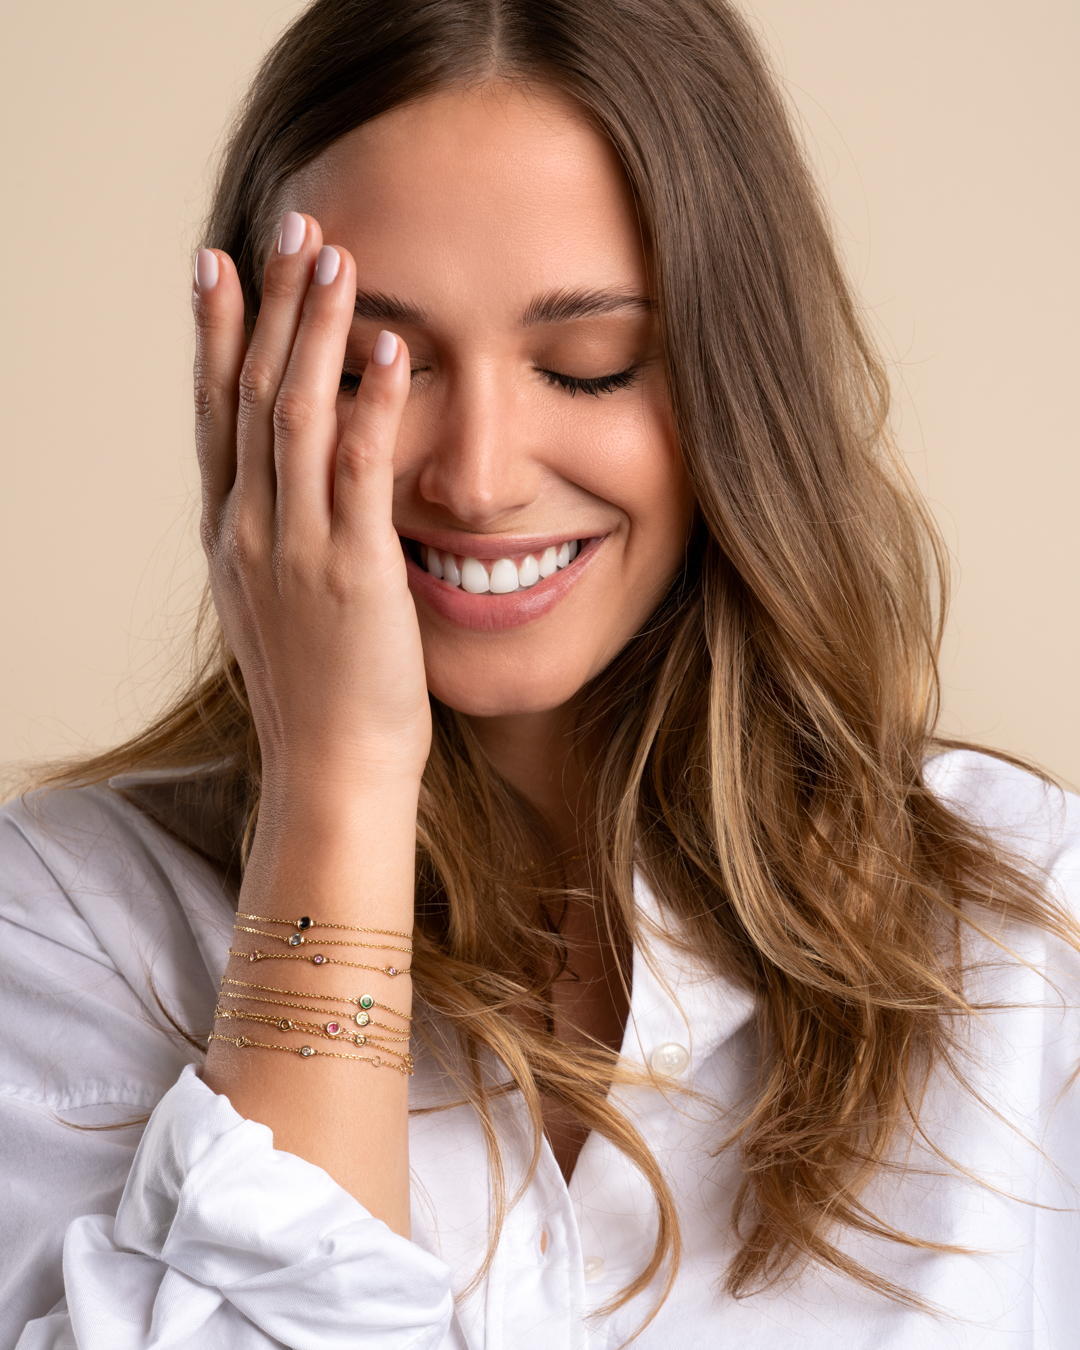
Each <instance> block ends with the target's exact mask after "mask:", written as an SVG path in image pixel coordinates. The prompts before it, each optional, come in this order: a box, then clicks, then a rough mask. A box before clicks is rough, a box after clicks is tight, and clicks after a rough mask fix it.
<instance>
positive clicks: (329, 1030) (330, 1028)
mask: <svg viewBox="0 0 1080 1350" xmlns="http://www.w3.org/2000/svg"><path fill="white" fill-rule="evenodd" d="M340 1030H341V1024H340V1022H327V1024H326V1034H327V1035H328V1036H336V1035H337V1034H338V1032H339V1031H340Z"/></svg>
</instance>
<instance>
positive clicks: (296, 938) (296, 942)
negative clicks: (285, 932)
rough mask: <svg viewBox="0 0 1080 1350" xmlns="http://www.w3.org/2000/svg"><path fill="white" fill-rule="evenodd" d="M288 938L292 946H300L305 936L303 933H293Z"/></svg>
mask: <svg viewBox="0 0 1080 1350" xmlns="http://www.w3.org/2000/svg"><path fill="white" fill-rule="evenodd" d="M286 940H287V941H288V944H289V946H290V947H299V946H300V944H301V943H302V942H303V940H304V938H303V935H302V934H301V933H293V934H292V935H291V936H290V937H289V938H287V939H286Z"/></svg>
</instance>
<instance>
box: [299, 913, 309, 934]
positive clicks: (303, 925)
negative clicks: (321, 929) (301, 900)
mask: <svg viewBox="0 0 1080 1350" xmlns="http://www.w3.org/2000/svg"><path fill="white" fill-rule="evenodd" d="M296 926H297V928H299V929H300V930H301V931H303V930H305V929H308V928H310V927H311V926H312V925H311V920H310V919H309V918H308V916H307V915H306V914H305V915H304V917H303V918H302V919H297V921H296Z"/></svg>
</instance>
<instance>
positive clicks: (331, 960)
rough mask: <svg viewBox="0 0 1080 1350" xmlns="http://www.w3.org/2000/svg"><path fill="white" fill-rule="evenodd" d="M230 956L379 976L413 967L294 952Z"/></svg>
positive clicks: (403, 972)
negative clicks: (369, 963) (369, 973)
mask: <svg viewBox="0 0 1080 1350" xmlns="http://www.w3.org/2000/svg"><path fill="white" fill-rule="evenodd" d="M229 955H230V956H246V957H247V959H248V960H249V961H310V962H311V964H312V965H313V966H349V967H350V968H351V969H352V970H374V971H376V972H377V973H378V974H379V975H389V976H390V978H391V979H393V978H394V976H395V975H408V973H409V970H411V969H412V967H411V966H410V967H408V968H407V969H406V970H398V968H397V966H369V965H368V964H367V962H366V961H343V960H342V959H341V957H340V956H324V955H323V953H322V952H319V953H318V954H317V955H315V956H294V955H293V953H292V952H261V951H257V950H256V951H253V952H238V951H237V950H236V949H235V948H234V947H230V948H229Z"/></svg>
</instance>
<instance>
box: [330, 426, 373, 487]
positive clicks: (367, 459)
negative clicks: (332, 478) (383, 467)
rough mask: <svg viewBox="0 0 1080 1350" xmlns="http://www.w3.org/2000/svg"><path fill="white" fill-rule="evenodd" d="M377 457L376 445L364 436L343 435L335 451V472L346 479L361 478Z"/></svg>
mask: <svg viewBox="0 0 1080 1350" xmlns="http://www.w3.org/2000/svg"><path fill="white" fill-rule="evenodd" d="M377 458H378V447H377V446H376V445H375V444H374V443H373V442H372V441H371V440H369V439H368V437H366V436H360V435H356V434H353V435H345V436H343V437H342V439H341V443H340V444H339V446H338V453H337V472H338V474H339V475H340V476H341V477H342V478H344V479H345V480H346V481H352V480H354V479H358V478H362V477H363V476H364V474H365V473H366V472H367V470H368V468H369V467H370V466H371V464H373V463H374V462H375V460H376V459H377Z"/></svg>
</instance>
